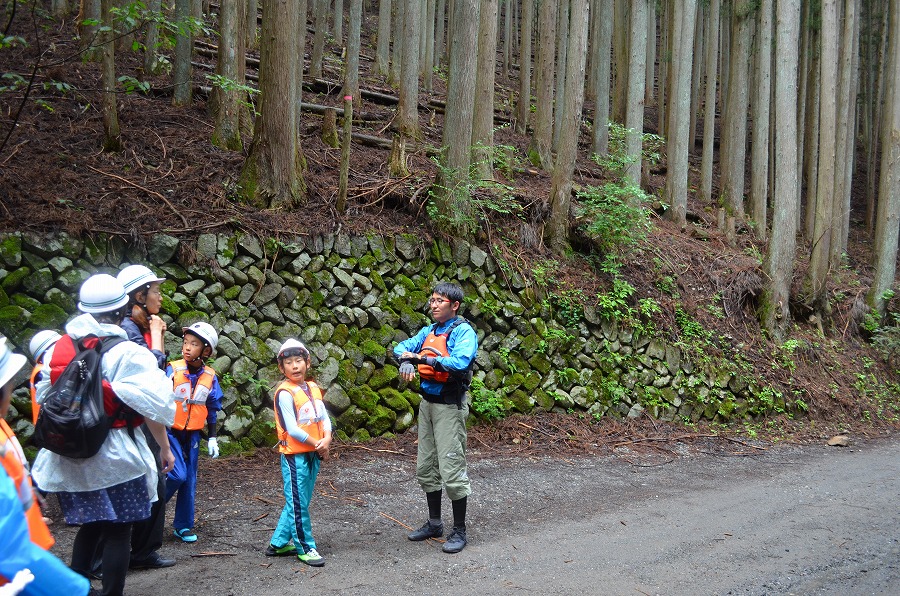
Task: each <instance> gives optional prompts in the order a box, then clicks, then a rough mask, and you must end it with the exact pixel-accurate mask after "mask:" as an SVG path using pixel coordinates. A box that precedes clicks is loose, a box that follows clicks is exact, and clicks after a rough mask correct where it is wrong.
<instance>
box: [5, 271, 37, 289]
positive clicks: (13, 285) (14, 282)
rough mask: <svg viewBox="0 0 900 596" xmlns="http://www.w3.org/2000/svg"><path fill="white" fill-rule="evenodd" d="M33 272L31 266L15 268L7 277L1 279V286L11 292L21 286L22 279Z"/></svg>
mask: <svg viewBox="0 0 900 596" xmlns="http://www.w3.org/2000/svg"><path fill="white" fill-rule="evenodd" d="M30 274H31V268H29V267H19V268H18V269H14V270H12V271H10V272H9V273H7V274H6V277H4V278H3V280H2V281H0V287H2V288H3V289H4V290H6V292H7V293H11V292H13V291H14V290H17V289H18V288H19V284H21V283H22V280H23V279H25V278H26V277H27V276H28V275H30Z"/></svg>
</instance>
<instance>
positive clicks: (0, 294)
mask: <svg viewBox="0 0 900 596" xmlns="http://www.w3.org/2000/svg"><path fill="white" fill-rule="evenodd" d="M4 306H9V294H7V293H6V290H4V289H3V288H0V308H3V307H4Z"/></svg>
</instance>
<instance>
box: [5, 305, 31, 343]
mask: <svg viewBox="0 0 900 596" xmlns="http://www.w3.org/2000/svg"><path fill="white" fill-rule="evenodd" d="M30 319H31V313H29V312H28V311H27V310H25V309H24V308H22V307H21V306H15V305H12V304H10V305H9V306H4V307H3V308H0V333H2V334H3V335H5V336H6V337H10V338H15V337H16V336H18V335H19V333H20V332H21V331H22V330H23V329H25V327H26V326H27V325H28V322H29V320H30Z"/></svg>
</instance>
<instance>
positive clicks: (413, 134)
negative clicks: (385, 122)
mask: <svg viewBox="0 0 900 596" xmlns="http://www.w3.org/2000/svg"><path fill="white" fill-rule="evenodd" d="M421 8H422V3H421V1H420V0H405V9H404V18H403V36H402V43H403V69H402V79H401V80H400V103H399V104H398V105H397V127H398V128H399V129H400V134H401V135H403V136H404V137H406V138H410V139H414V138H418V136H419V37H420V36H421V29H420V27H421V26H422V14H421Z"/></svg>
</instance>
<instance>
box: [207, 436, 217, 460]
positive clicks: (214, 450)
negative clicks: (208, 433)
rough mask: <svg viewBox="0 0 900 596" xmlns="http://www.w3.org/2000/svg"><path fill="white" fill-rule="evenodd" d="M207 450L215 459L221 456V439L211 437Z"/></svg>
mask: <svg viewBox="0 0 900 596" xmlns="http://www.w3.org/2000/svg"><path fill="white" fill-rule="evenodd" d="M206 452H207V453H209V456H210V457H211V458H213V459H216V458H217V457H219V441H218V440H217V439H216V438H215V437H210V438H209V440H208V441H207V442H206Z"/></svg>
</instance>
